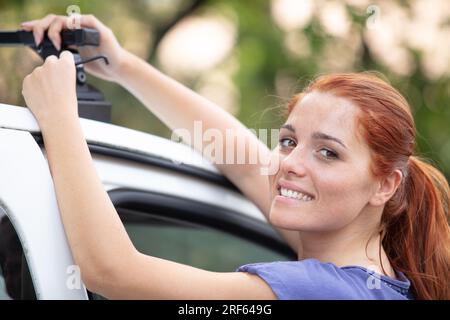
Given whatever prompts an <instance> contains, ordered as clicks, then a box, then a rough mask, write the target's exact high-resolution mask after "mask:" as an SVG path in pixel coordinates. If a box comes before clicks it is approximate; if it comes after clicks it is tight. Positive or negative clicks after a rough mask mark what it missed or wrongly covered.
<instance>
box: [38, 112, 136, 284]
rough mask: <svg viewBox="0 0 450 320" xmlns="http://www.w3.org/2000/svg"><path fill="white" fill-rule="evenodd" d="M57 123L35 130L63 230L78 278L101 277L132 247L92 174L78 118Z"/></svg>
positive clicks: (98, 181) (92, 170)
mask: <svg viewBox="0 0 450 320" xmlns="http://www.w3.org/2000/svg"><path fill="white" fill-rule="evenodd" d="M57 120H58V121H53V122H52V123H47V124H46V125H45V126H41V128H42V135H43V138H44V143H45V148H46V152H47V158H48V162H49V166H50V170H51V174H52V177H53V181H54V185H55V190H56V196H57V201H58V206H59V209H60V212H61V218H62V221H63V224H64V228H65V232H66V235H67V237H68V241H69V244H70V247H71V250H72V254H73V256H74V259H75V262H76V263H77V264H78V265H79V266H80V268H81V271H82V275H83V273H84V274H85V275H86V273H87V274H89V273H90V272H93V273H94V274H95V273H97V272H102V273H103V272H105V271H107V269H108V268H109V266H115V267H116V266H118V265H119V263H121V262H123V261H125V258H126V257H127V256H128V255H129V254H132V253H133V250H134V247H133V245H132V243H131V241H130V239H129V237H128V235H127V233H126V231H125V229H124V227H123V224H122V223H121V221H120V219H119V217H118V215H117V212H116V210H115V208H114V206H113V205H112V203H111V201H110V199H109V197H108V195H107V193H106V191H105V190H104V188H103V185H102V183H101V180H100V179H99V177H98V175H97V173H96V171H95V168H94V165H93V161H92V158H91V155H90V153H89V149H88V146H87V144H86V141H85V139H84V135H83V132H82V129H81V125H80V122H79V120H78V119H77V118H70V117H69V118H68V119H64V120H61V119H57ZM116 257H120V259H118V258H116ZM115 260H117V261H115ZM120 260H122V261H120ZM90 278H92V277H90Z"/></svg>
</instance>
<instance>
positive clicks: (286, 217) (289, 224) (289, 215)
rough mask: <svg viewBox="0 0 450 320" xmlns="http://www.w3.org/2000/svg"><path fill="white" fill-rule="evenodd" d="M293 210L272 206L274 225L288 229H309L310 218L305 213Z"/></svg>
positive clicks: (270, 216)
mask: <svg viewBox="0 0 450 320" xmlns="http://www.w3.org/2000/svg"><path fill="white" fill-rule="evenodd" d="M299 211H300V210H297V212H293V210H286V209H284V210H283V209H282V208H274V206H272V208H271V210H270V214H269V220H270V223H271V224H272V225H273V226H274V227H278V228H281V229H286V230H296V231H301V230H308V229H309V228H310V222H311V221H308V220H310V219H307V218H305V216H304V214H303V213H301V212H299Z"/></svg>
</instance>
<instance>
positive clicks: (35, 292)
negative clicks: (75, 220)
mask: <svg viewBox="0 0 450 320" xmlns="http://www.w3.org/2000/svg"><path fill="white" fill-rule="evenodd" d="M81 123H82V127H83V130H84V133H85V137H86V140H87V142H88V144H89V149H90V151H91V153H92V156H93V159H94V162H95V166H96V168H97V172H98V174H99V176H100V178H101V180H102V182H103V185H104V187H105V189H106V190H107V191H108V194H109V196H110V198H111V200H112V202H113V203H114V205H115V207H116V209H117V212H118V214H119V215H120V217H121V219H122V221H123V223H124V224H125V227H126V229H127V231H128V233H129V235H130V238H131V239H132V241H133V243H134V245H135V246H136V248H137V249H138V250H139V251H141V252H143V253H146V254H149V255H153V256H157V257H161V258H166V259H169V260H173V261H177V262H181V263H185V264H189V265H192V266H195V267H199V268H204V269H207V270H212V271H233V270H235V269H236V268H237V267H239V266H240V265H243V264H246V263H252V262H263V261H276V260H290V259H296V257H295V253H294V252H293V251H292V250H291V249H290V248H289V247H288V246H287V244H286V243H285V242H284V241H283V240H282V239H281V237H280V236H279V235H278V234H277V233H276V231H275V230H274V229H273V228H272V227H271V226H270V225H269V224H268V223H267V222H266V220H265V218H264V217H263V215H262V213H261V212H260V211H259V210H258V209H257V208H256V207H255V206H254V205H253V204H252V203H251V202H250V201H249V200H247V199H246V198H245V197H244V196H243V195H242V194H241V193H240V192H239V191H238V190H237V189H236V188H235V187H234V186H233V185H232V184H231V183H230V182H229V181H228V180H227V179H225V178H224V177H223V176H222V175H221V174H220V173H219V171H218V170H217V169H216V168H215V167H214V165H212V164H211V163H209V162H207V161H206V160H204V159H202V157H201V155H200V154H198V153H197V152H195V151H194V150H193V149H191V148H190V147H188V146H186V145H183V144H181V143H176V142H173V141H170V140H167V139H163V138H160V137H157V136H154V135H150V134H147V133H143V132H139V131H135V130H131V129H128V128H123V127H119V126H116V125H112V124H108V123H103V122H99V121H93V120H88V119H81ZM0 220H1V222H0V269H1V270H0V271H1V272H0V299H96V298H101V297H100V296H97V295H95V294H91V293H90V292H88V291H87V290H86V288H85V286H84V285H83V284H82V283H78V282H77V279H80V277H78V278H77V267H76V266H75V263H74V261H73V257H72V255H71V252H70V249H69V246H68V242H67V239H66V236H65V233H64V228H63V225H62V222H61V219H60V215H59V212H58V206H57V201H56V196H55V191H54V186H53V181H52V177H51V173H50V170H49V167H48V163H47V159H46V153H45V146H44V145H43V141H42V136H41V134H40V130H39V127H38V125H37V123H36V121H35V119H34V117H33V115H32V114H31V113H30V111H29V110H28V109H26V108H21V107H16V106H10V105H4V104H0ZM97 227H98V228H102V226H101V225H99V226H97ZM123 271H124V272H127V270H123ZM79 281H80V282H81V280H79Z"/></svg>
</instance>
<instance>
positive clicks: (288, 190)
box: [277, 185, 315, 202]
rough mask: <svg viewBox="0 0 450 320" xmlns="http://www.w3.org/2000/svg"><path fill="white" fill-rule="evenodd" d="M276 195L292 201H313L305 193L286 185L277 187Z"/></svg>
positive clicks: (310, 196) (311, 196)
mask: <svg viewBox="0 0 450 320" xmlns="http://www.w3.org/2000/svg"><path fill="white" fill-rule="evenodd" d="M277 191H278V195H279V196H280V197H283V198H287V199H293V200H297V201H303V202H309V201H312V200H314V199H315V197H314V196H313V195H311V194H309V193H307V192H306V191H303V190H299V188H296V187H295V188H294V187H290V186H286V185H278V187H277Z"/></svg>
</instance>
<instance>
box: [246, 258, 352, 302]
mask: <svg viewBox="0 0 450 320" xmlns="http://www.w3.org/2000/svg"><path fill="white" fill-rule="evenodd" d="M237 271H238V272H248V273H251V274H255V275H258V276H259V277H260V278H262V279H263V280H264V281H265V282H266V283H267V284H268V285H269V286H270V288H271V289H272V291H273V292H274V294H275V295H276V296H277V298H278V299H280V300H311V299H318V300H323V299H353V298H354V297H352V295H351V294H350V293H351V292H352V291H353V290H352V288H350V286H349V283H348V280H350V279H345V278H346V277H345V274H343V273H342V272H340V270H339V269H338V268H336V267H335V266H333V265H331V264H324V263H321V262H319V261H316V260H304V261H281V262H270V263H254V264H247V265H244V266H241V267H239V268H238V269H237Z"/></svg>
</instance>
